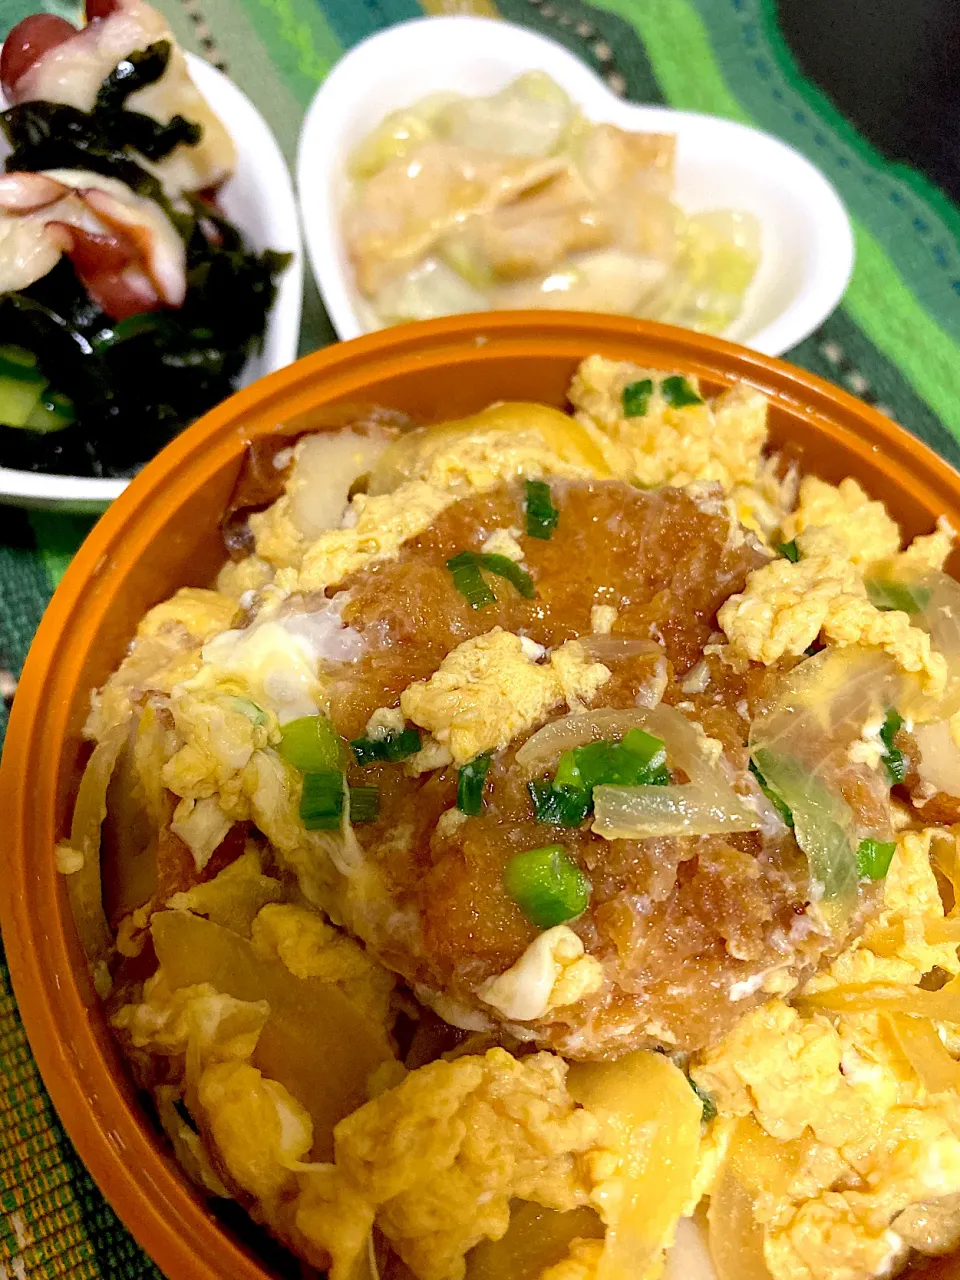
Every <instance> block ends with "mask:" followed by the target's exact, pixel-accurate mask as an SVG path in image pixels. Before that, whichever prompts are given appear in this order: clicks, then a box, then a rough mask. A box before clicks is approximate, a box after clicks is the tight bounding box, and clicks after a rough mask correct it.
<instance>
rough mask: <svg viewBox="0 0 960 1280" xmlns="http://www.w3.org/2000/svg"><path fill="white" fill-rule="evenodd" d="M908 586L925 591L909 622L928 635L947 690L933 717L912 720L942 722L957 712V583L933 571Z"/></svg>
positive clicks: (959, 598)
mask: <svg viewBox="0 0 960 1280" xmlns="http://www.w3.org/2000/svg"><path fill="white" fill-rule="evenodd" d="M910 586H911V590H913V591H914V592H917V591H923V592H924V593H927V592H929V595H928V596H927V599H926V602H925V603H924V607H923V608H922V609H921V610H920V612H919V613H916V614H912V615H911V617H910V621H911V622H912V623H914V625H915V626H918V627H922V628H923V629H924V631H926V632H928V634H929V636H930V642H931V644H932V645H933V648H934V649H936V651H937V652H938V653H941V654H943V656H944V658H945V659H946V663H947V687H946V689H945V690H944V692H943V695H942V696H941V697H940V699H939V700H938V705H937V708H936V712H935V714H934V713H929V712H928V713H927V714H926V715H923V714H922V713H921V714H915V716H914V718H915V719H928V720H931V719H937V720H946V719H948V718H949V717H950V716H952V715H953V714H954V713H955V712H957V711H960V582H957V581H956V579H954V578H951V577H950V575H949V574H948V573H942V572H940V571H938V570H933V571H931V572H930V573H927V574H924V575H923V577H922V578H920V579H918V580H917V582H916V583H915V584H914V583H911V584H910Z"/></svg>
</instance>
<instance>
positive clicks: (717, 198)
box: [297, 17, 853, 355]
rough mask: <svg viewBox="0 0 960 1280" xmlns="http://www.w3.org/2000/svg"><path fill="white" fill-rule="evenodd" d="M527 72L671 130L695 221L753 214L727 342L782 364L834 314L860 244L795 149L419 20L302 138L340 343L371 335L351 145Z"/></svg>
mask: <svg viewBox="0 0 960 1280" xmlns="http://www.w3.org/2000/svg"><path fill="white" fill-rule="evenodd" d="M531 70H541V71H546V72H547V73H548V74H549V75H550V76H552V77H553V79H554V80H556V81H557V83H558V84H560V85H562V86H563V88H564V89H565V90H566V91H567V93H568V94H569V95H570V97H571V98H572V99H573V100H574V101H575V102H576V103H578V104H579V105H580V106H581V107H582V108H583V111H584V113H585V114H586V115H587V116H588V117H589V118H590V119H591V120H595V121H605V122H607V123H610V124H615V125H619V126H620V127H622V128H624V129H634V130H650V131H653V132H660V133H673V134H675V135H676V138H677V188H676V195H677V200H678V202H679V203H680V205H681V206H682V207H683V208H684V209H685V210H687V211H688V212H690V213H695V212H699V211H702V210H706V209H721V208H732V209H743V210H747V211H749V212H750V213H753V214H755V215H756V217H757V218H758V220H759V222H760V224H761V227H762V232H763V242H762V252H763V258H762V261H761V264H760V267H759V269H758V271H757V274H756V277H755V279H754V281H753V283H752V284H751V286H750V289H749V292H748V294H747V298H746V302H745V306H744V310H743V313H742V315H740V317H739V318H738V319H737V320H736V322H735V323H734V324H732V325H731V326H730V328H729V329H728V330H727V332H726V333H725V334H724V336H725V337H727V338H731V339H733V340H734V341H736V342H742V343H743V344H744V345H745V346H748V347H753V348H754V350H756V351H761V352H763V353H764V354H766V355H779V354H780V353H781V352H783V351H786V350H788V349H789V348H790V347H792V346H794V345H795V344H796V343H798V342H799V341H800V340H801V338H805V337H806V336H807V335H808V334H809V333H812V332H813V330H814V329H815V328H816V327H817V325H818V324H820V322H821V321H822V320H824V319H825V318H826V316H828V315H829V314H830V312H831V311H832V310H833V309H834V307H835V306H836V305H837V303H838V302H839V301H840V299H841V297H842V296H843V292H844V290H845V289H846V287H847V284H848V282H849V280H850V274H851V271H852V270H853V235H852V233H851V230H850V222H849V219H848V218H847V214H846V211H845V210H844V207H843V205H842V204H841V202H840V199H839V197H838V195H837V193H836V192H835V191H834V189H833V187H832V186H831V185H830V183H829V182H828V181H827V180H826V178H824V176H823V175H822V174H821V173H820V171H819V170H818V169H815V168H814V166H813V165H812V164H810V163H809V161H807V160H805V159H804V157H803V156H801V155H800V154H799V152H797V151H794V150H793V149H792V147H788V146H786V144H785V143H782V142H779V141H778V140H777V139H776V138H772V137H770V135H769V134H766V133H760V132H758V131H757V130H756V129H750V128H747V127H746V126H745V125H742V124H736V123H734V122H733V121H730V120H722V119H719V118H718V117H714V116H703V115H694V114H692V113H691V112H687V111H671V110H669V109H668V108H665V107H644V106H637V105H635V104H633V103H629V102H624V101H623V100H622V99H621V98H618V97H616V96H615V95H614V94H613V93H611V91H610V90H609V89H608V88H607V86H606V85H605V84H604V83H603V81H602V80H600V79H599V78H598V77H597V76H596V75H594V73H593V72H592V71H591V70H590V69H589V68H588V67H587V66H585V65H584V64H583V63H582V62H580V61H579V59H577V58H576V57H574V55H573V54H572V53H569V52H568V51H567V50H566V49H564V48H563V47H562V46H561V45H559V44H555V43H554V42H553V41H552V40H548V39H545V38H544V37H543V36H540V35H537V34H536V33H535V32H532V31H527V30H526V29H524V28H522V27H515V26H512V25H511V24H509V23H506V22H499V21H496V20H492V19H488V18H471V17H449V18H420V19H415V20H414V21H412V22H406V23H402V24H401V25H400V26H396V27H390V28H388V29H387V30H386V31H382V32H380V33H378V34H377V35H375V36H371V37H370V38H369V39H368V40H365V41H364V42H363V43H362V44H359V45H357V46H356V48H354V49H352V50H351V51H350V52H349V53H348V54H347V55H346V56H345V57H344V58H342V59H341V60H340V62H339V63H338V64H337V65H336V67H334V69H333V71H332V72H331V74H330V75H329V76H328V77H327V79H326V80H325V81H324V83H323V85H322V86H321V87H320V89H319V90H318V91H317V94H316V96H315V98H314V99H313V102H312V103H311V105H310V108H309V110H308V112H307V115H306V119H305V120H304V124H303V129H302V131H301V134H300V147H299V154H298V157H297V185H298V188H299V196H300V213H301V218H302V220H303V228H304V235H305V238H306V244H307V253H308V256H309V259H310V265H311V267H312V269H313V274H314V276H315V277H316V281H317V284H318V286H319V288H320V292H321V293H322V294H323V300H324V303H325V304H326V308H327V312H328V313H329V315H330V319H331V320H332V321H333V324H334V326H335V328H336V330H337V332H338V334H339V335H340V337H341V338H354V337H356V336H357V335H358V334H360V333H362V332H364V331H365V328H366V326H365V325H363V324H362V322H361V318H360V316H359V315H358V306H357V303H358V296H357V293H356V290H355V287H354V283H353V272H352V269H351V266H350V263H349V261H348V258H347V254H346V250H345V247H344V242H343V237H342V235H341V231H340V210H341V208H342V204H343V200H344V197H345V195H346V192H347V185H348V179H347V177H346V162H347V157H348V156H349V154H350V152H351V151H352V149H353V148H354V147H355V146H356V145H357V143H358V142H359V141H360V140H361V139H362V138H363V137H364V136H365V135H366V134H367V133H369V132H370V130H371V129H373V128H375V127H376V125H378V124H379V123H380V121H381V120H382V119H383V117H384V116H385V115H386V114H387V113H388V112H390V111H393V110H396V109H397V108H399V107H404V106H408V105H410V104H412V103H414V102H416V101H417V100H418V99H419V98H422V97H425V96H426V95H427V94H430V93H435V92H437V91H441V90H455V91H459V92H462V93H466V94H471V95H475V94H489V93H495V92H496V91H497V90H498V89H501V88H503V87H504V85H506V84H508V83H509V82H510V81H511V80H513V79H514V78H515V77H516V76H518V75H520V74H521V73H522V72H524V71H531Z"/></svg>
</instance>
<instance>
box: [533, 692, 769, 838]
mask: <svg viewBox="0 0 960 1280" xmlns="http://www.w3.org/2000/svg"><path fill="white" fill-rule="evenodd" d="M637 728H639V729H644V730H645V731H646V732H647V733H651V734H653V735H654V736H655V737H657V738H661V739H662V740H663V742H664V743H665V744H666V748H667V758H668V760H669V762H670V764H671V766H672V767H675V768H678V769H682V770H683V772H684V773H685V774H686V775H687V777H688V778H689V779H690V781H689V783H687V784H685V785H673V786H667V787H612V786H600V787H596V788H595V789H594V793H593V799H594V806H595V810H596V820H595V821H594V824H593V830H594V831H595V832H596V833H597V835H600V836H603V837H604V839H606V840H625V839H626V840H645V839H647V838H648V837H650V836H663V835H707V834H711V833H713V832H723V831H727V832H733V831H756V830H757V829H758V828H759V827H760V826H761V819H760V815H759V813H758V812H757V810H756V809H755V808H754V807H753V805H752V804H751V803H750V802H749V800H747V799H746V798H745V797H743V796H739V795H737V793H736V791H734V789H733V787H731V786H730V784H729V783H728V782H727V780H726V779H725V778H724V777H723V774H722V773H721V772H720V769H719V768H718V767H717V766H716V765H714V764H712V763H711V762H710V761H709V760H708V758H707V756H706V755H705V754H704V750H703V735H702V733H700V732H698V730H697V729H696V727H695V726H694V725H693V724H692V723H691V722H690V721H689V720H688V719H687V717H686V716H685V715H683V713H682V712H680V711H678V710H677V709H676V707H670V706H665V705H663V704H662V703H661V705H659V706H657V707H651V708H637V709H636V710H629V711H618V710H616V709H604V710H599V711H584V712H577V713H575V714H574V715H569V716H564V717H563V718H562V719H560V720H555V721H554V722H553V723H552V724H548V725H545V726H544V728H542V729H540V730H539V731H538V732H537V733H535V734H534V735H533V737H532V738H530V739H529V740H528V741H527V742H525V743H524V744H523V746H522V747H521V748H520V750H519V751H518V752H517V757H516V760H517V764H518V765H519V766H520V768H521V769H523V770H524V771H525V772H527V773H529V774H531V775H532V774H534V773H537V772H542V771H543V770H544V769H550V768H553V767H554V766H555V765H556V763H557V761H558V760H559V759H560V756H561V755H562V754H563V752H564V751H570V750H571V749H572V748H574V747H582V746H584V745H585V744H586V743H588V742H596V741H598V740H599V739H601V738H611V737H622V736H623V735H624V734H625V733H628V732H629V730H631V729H637Z"/></svg>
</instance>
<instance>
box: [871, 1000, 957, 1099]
mask: <svg viewBox="0 0 960 1280" xmlns="http://www.w3.org/2000/svg"><path fill="white" fill-rule="evenodd" d="M881 1018H882V1020H883V1023H884V1025H885V1027H887V1028H888V1030H889V1032H890V1034H891V1036H892V1037H893V1040H894V1041H895V1043H896V1044H897V1046H898V1048H899V1049H900V1051H901V1053H902V1054H903V1055H904V1057H905V1058H906V1059H907V1061H908V1062H909V1063H910V1065H911V1067H913V1069H914V1071H915V1072H916V1074H917V1079H918V1080H919V1081H920V1083H921V1084H922V1085H923V1087H924V1088H925V1089H926V1090H928V1092H930V1093H948V1092H949V1091H950V1090H951V1089H960V1062H955V1061H954V1059H953V1058H951V1057H950V1055H949V1053H947V1050H946V1048H945V1046H944V1043H943V1041H942V1040H941V1039H940V1037H939V1036H938V1035H937V1032H936V1029H935V1027H934V1025H933V1023H932V1022H931V1021H930V1019H929V1018H915V1017H910V1016H909V1014H905V1013H884V1014H882V1015H881Z"/></svg>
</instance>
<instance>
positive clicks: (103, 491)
mask: <svg viewBox="0 0 960 1280" xmlns="http://www.w3.org/2000/svg"><path fill="white" fill-rule="evenodd" d="M186 56H187V62H188V63H189V66H190V74H191V75H192V76H193V79H194V81H195V82H196V85H197V88H198V89H199V90H200V92H201V93H202V94H203V95H204V97H205V98H206V99H207V101H208V102H209V103H210V106H211V107H212V108H213V110H214V111H215V112H216V114H217V115H218V116H219V117H220V119H221V120H222V121H223V122H224V124H225V125H226V126H227V129H228V130H229V132H230V136H231V137H232V138H233V141H234V143H235V144H236V148H237V168H236V172H235V173H234V174H233V176H232V177H231V178H230V180H229V182H228V183H227V184H226V185H225V186H224V188H223V191H222V193H221V204H222V207H223V211H224V213H225V214H226V216H227V217H228V218H229V219H230V221H231V222H233V223H235V224H236V226H238V227H239V228H240V230H241V231H242V232H243V235H244V238H245V240H246V241H247V243H248V244H249V245H250V247H251V248H253V249H256V250H258V251H262V250H263V249H278V250H280V251H281V252H285V253H292V254H293V261H292V262H291V263H290V265H289V266H288V267H287V269H286V271H284V273H283V275H282V276H281V278H280V285H279V287H278V289H277V296H276V299H275V301H274V304H273V307H272V308H271V310H270V314H269V316H268V319H267V328H266V332H265V333H264V339H263V350H262V351H261V352H260V353H259V354H258V355H254V356H251V358H250V360H249V361H248V362H247V367H246V369H245V370H244V374H243V379H242V385H244V386H246V385H247V384H249V383H251V382H255V381H256V380H257V379H258V378H260V377H262V376H263V375H264V374H265V373H272V372H273V371H274V369H282V368H283V367H284V365H287V364H290V363H291V362H292V361H294V360H295V359H296V358H297V346H298V343H299V339H300V308H301V305H302V297H303V245H302V242H301V239H300V224H299V221H298V218H297V202H296V198H295V197H294V193H293V183H292V181H291V179H290V173H289V170H288V169H287V163H286V161H285V160H284V158H283V155H282V153H281V151H280V148H279V146H278V145H277V140H276V138H274V136H273V133H272V132H271V129H270V126H269V125H268V124H267V122H266V120H264V118H263V116H262V115H261V114H260V112H259V111H258V110H257V108H256V107H255V106H254V105H253V103H252V102H251V101H250V99H249V98H248V97H247V95H246V94H245V93H244V92H243V91H242V90H241V89H238V88H237V86H236V85H235V84H234V83H233V81H232V80H230V79H229V78H228V77H227V76H225V75H224V74H223V72H222V71H218V70H217V68H216V67H214V66H211V64H210V63H209V62H205V61H204V59H203V58H198V57H197V56H196V55H195V54H190V53H188V54H187V55H186ZM5 105H6V104H5V103H4V102H3V100H2V98H0V109H2V107H3V106H5ZM128 483H129V481H127V480H97V479H90V478H89V477H86V476H58V475H45V474H41V473H39V472H33V471H15V470H12V469H10V468H8V467H0V503H6V504H8V505H13V506H19V507H46V508H55V509H58V510H61V511H79V512H82V511H102V510H103V508H104V507H106V506H107V505H108V504H109V503H111V502H112V501H113V500H114V498H116V497H118V496H119V494H120V493H122V492H123V490H124V489H125V488H126V486H127V484H128Z"/></svg>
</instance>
